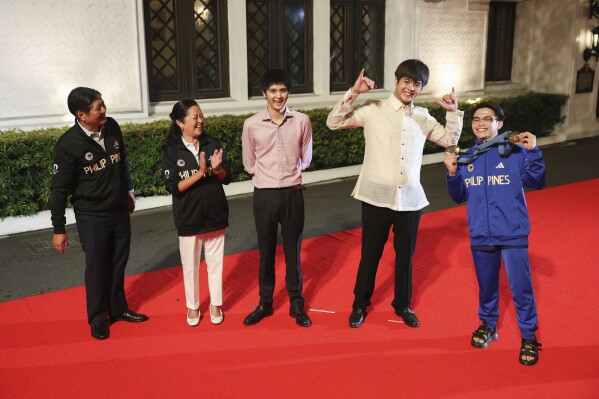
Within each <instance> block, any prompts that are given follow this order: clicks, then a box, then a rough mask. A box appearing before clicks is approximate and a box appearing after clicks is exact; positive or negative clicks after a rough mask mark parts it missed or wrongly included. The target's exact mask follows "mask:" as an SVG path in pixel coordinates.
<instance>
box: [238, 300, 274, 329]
mask: <svg viewBox="0 0 599 399" xmlns="http://www.w3.org/2000/svg"><path fill="white" fill-rule="evenodd" d="M268 316H272V307H271V306H268V307H264V306H262V305H260V306H258V307H257V308H256V310H254V311H253V312H252V313H250V314H249V315H247V317H246V318H245V319H244V320H243V324H245V325H246V326H252V325H254V324H257V323H260V321H261V320H262V319H263V318H265V317H268Z"/></svg>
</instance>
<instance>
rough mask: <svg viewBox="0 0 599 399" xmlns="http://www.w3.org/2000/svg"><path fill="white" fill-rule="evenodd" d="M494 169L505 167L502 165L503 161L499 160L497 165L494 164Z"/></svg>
mask: <svg viewBox="0 0 599 399" xmlns="http://www.w3.org/2000/svg"><path fill="white" fill-rule="evenodd" d="M495 169H505V166H503V162H499V163H498V164H497V166H495Z"/></svg>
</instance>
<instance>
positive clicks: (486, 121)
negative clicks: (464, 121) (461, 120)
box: [472, 116, 497, 125]
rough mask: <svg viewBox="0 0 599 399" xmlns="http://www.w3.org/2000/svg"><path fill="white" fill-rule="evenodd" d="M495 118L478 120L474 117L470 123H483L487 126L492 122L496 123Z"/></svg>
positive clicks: (487, 117)
mask: <svg viewBox="0 0 599 399" xmlns="http://www.w3.org/2000/svg"><path fill="white" fill-rule="evenodd" d="M496 120H497V118H491V117H490V116H485V117H484V118H479V117H475V118H472V123H481V122H484V123H486V124H487V125H489V124H491V123H493V121H496Z"/></svg>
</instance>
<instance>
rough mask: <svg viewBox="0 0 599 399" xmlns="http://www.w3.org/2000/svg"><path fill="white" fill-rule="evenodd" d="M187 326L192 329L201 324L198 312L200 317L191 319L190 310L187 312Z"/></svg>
mask: <svg viewBox="0 0 599 399" xmlns="http://www.w3.org/2000/svg"><path fill="white" fill-rule="evenodd" d="M210 316H212V315H210ZM187 324H189V325H190V326H192V327H195V326H197V325H198V324H200V312H198V317H196V318H191V317H189V309H188V310H187Z"/></svg>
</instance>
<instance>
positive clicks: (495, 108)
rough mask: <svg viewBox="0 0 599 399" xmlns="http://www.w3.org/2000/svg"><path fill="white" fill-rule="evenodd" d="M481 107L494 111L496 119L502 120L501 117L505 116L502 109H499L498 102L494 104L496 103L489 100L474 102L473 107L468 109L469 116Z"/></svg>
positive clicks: (472, 115)
mask: <svg viewBox="0 0 599 399" xmlns="http://www.w3.org/2000/svg"><path fill="white" fill-rule="evenodd" d="M481 108H489V109H492V110H493V111H494V112H495V116H496V117H497V120H500V121H502V120H503V118H504V117H505V114H504V113H503V109H501V107H500V106H499V104H496V103H493V102H490V101H484V102H482V103H478V104H476V105H475V106H474V108H472V111H470V116H471V117H474V113H475V112H476V111H477V110H479V109H481Z"/></svg>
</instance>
